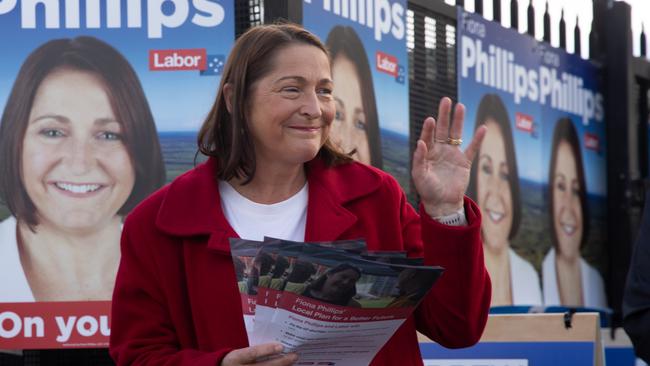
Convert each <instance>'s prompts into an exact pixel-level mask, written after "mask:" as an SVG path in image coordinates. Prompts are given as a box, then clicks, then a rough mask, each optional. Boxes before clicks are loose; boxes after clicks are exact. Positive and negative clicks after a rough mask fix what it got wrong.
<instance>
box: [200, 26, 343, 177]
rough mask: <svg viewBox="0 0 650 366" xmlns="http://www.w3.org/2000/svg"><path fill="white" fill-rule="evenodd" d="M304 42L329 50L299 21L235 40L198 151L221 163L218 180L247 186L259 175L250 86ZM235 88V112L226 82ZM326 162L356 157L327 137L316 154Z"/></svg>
mask: <svg viewBox="0 0 650 366" xmlns="http://www.w3.org/2000/svg"><path fill="white" fill-rule="evenodd" d="M295 44H306V45H311V46H314V47H317V48H318V49H320V50H322V51H323V52H324V53H325V54H326V55H328V57H329V54H328V52H327V49H326V48H325V46H324V45H323V43H322V42H321V41H320V40H319V39H318V38H317V37H316V36H315V35H313V34H312V33H310V32H309V31H307V30H305V29H303V28H302V27H300V26H298V25H295V24H271V25H262V26H257V27H253V28H251V29H249V30H248V31H246V33H244V34H243V35H242V36H241V37H240V38H239V39H238V40H237V42H235V45H234V47H233V49H232V51H231V52H230V56H228V61H227V62H226V66H225V68H224V71H223V76H222V78H221V84H220V85H219V91H218V93H217V98H216V100H215V101H214V104H213V105H212V109H211V110H210V112H209V114H208V116H207V118H206V119H205V121H204V122H203V126H201V130H200V131H199V136H198V145H199V151H201V153H203V154H205V155H208V156H212V157H214V158H216V159H217V161H218V168H217V172H216V175H217V178H218V179H222V180H230V179H231V178H234V177H236V178H243V179H244V184H246V183H248V182H250V181H251V180H252V179H253V176H254V175H255V169H256V165H255V146H254V144H253V140H252V137H251V135H250V129H249V126H248V121H247V120H246V109H247V102H248V100H250V98H249V94H250V92H251V86H252V85H253V84H254V83H255V82H256V81H257V80H259V79H261V78H263V77H264V76H266V75H268V74H269V73H270V72H271V70H272V68H273V66H274V65H273V59H274V56H275V55H276V54H277V53H278V52H280V51H281V50H282V49H284V48H285V47H288V46H290V45H295ZM226 84H230V85H231V86H232V106H231V109H232V110H231V112H232V113H230V112H228V109H227V108H226V99H225V95H224V91H223V89H224V86H225V85H226ZM318 156H319V157H320V158H321V159H323V161H324V162H325V164H326V165H328V166H332V165H337V164H341V163H346V162H349V161H352V159H351V158H350V157H349V156H347V155H345V154H343V153H341V152H339V151H338V150H337V149H336V147H334V145H333V144H332V143H331V142H330V140H329V139H327V140H326V141H325V145H323V147H322V148H321V149H320V151H319V152H318Z"/></svg>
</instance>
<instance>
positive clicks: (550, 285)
mask: <svg viewBox="0 0 650 366" xmlns="http://www.w3.org/2000/svg"><path fill="white" fill-rule="evenodd" d="M580 276H581V280H582V298H583V299H584V302H585V304H584V306H585V307H588V308H599V309H607V298H606V297H605V285H604V283H603V278H602V277H601V276H600V273H598V271H597V270H596V269H595V268H593V267H592V266H590V265H589V264H588V263H587V262H586V261H585V260H584V259H583V258H580ZM542 281H543V287H542V288H543V290H544V304H545V305H546V306H553V305H562V304H561V303H560V294H559V292H558V288H557V272H556V271H555V249H554V248H551V250H549V251H548V253H547V254H546V257H544V262H543V263H542Z"/></svg>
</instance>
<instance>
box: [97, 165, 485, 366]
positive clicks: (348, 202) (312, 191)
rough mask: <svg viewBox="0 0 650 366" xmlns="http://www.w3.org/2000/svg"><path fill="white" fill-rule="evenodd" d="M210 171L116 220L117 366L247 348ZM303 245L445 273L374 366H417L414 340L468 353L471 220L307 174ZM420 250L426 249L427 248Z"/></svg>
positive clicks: (362, 185) (376, 175)
mask: <svg viewBox="0 0 650 366" xmlns="http://www.w3.org/2000/svg"><path fill="white" fill-rule="evenodd" d="M214 164H215V162H214V161H213V160H210V161H208V162H207V163H205V164H202V165H200V166H198V167H197V168H195V169H193V170H192V171H190V172H188V173H186V174H184V175H182V176H180V177H178V178H177V179H176V180H174V182H172V183H171V184H170V185H168V186H166V187H164V188H162V189H161V190H159V191H158V192H156V193H154V194H153V195H152V196H151V197H149V198H147V199H146V200H145V201H144V202H143V203H142V204H140V205H139V206H138V207H137V208H136V209H135V210H134V211H133V212H132V213H131V214H130V215H129V216H128V218H127V219H126V222H125V223H124V231H123V235H122V260H121V263H120V268H119V272H118V274H117V281H116V283H115V292H114V294H113V305H112V325H111V328H112V329H111V339H110V353H111V355H112V357H113V358H114V359H115V361H116V362H117V364H118V365H149V364H152V365H153V364H156V365H161V364H165V365H210V366H214V365H218V364H219V362H220V361H221V359H222V358H223V357H224V356H225V354H226V353H228V352H229V351H231V350H232V349H236V348H242V347H247V346H248V342H247V337H246V331H245V329H244V323H243V318H242V311H241V304H240V297H239V290H238V287H237V280H236V279H235V273H234V269H233V265H232V261H231V258H230V249H229V244H228V238H230V237H237V234H236V233H235V232H234V230H233V229H232V228H231V227H230V225H229V224H228V222H227V221H226V219H225V217H224V215H223V212H222V210H221V205H220V203H219V202H220V201H219V190H218V185H217V182H216V181H215V178H214V168H215V165H214ZM307 171H308V182H309V201H308V202H309V203H308V208H307V227H306V232H305V241H326V240H336V239H351V238H359V237H364V238H366V240H367V243H368V249H370V250H407V251H408V253H409V255H410V256H422V255H423V256H424V257H425V263H426V264H431V265H433V264H435V265H440V266H443V267H444V268H445V269H446V270H445V273H444V274H443V276H442V277H441V278H440V280H439V281H438V282H437V283H436V284H435V285H434V288H433V290H432V291H431V292H430V294H429V295H428V296H427V298H426V299H425V300H423V302H422V304H421V305H420V306H419V307H418V309H417V310H416V312H415V314H414V316H411V317H410V318H409V319H407V320H406V322H405V323H404V324H403V325H402V327H400V329H399V330H398V331H397V333H396V334H395V335H394V336H393V337H392V338H391V339H390V340H389V342H388V343H387V344H386V345H385V346H384V347H383V348H382V350H381V351H380V352H379V354H378V355H377V357H375V359H374V361H373V363H372V365H421V364H422V358H421V356H420V351H419V348H418V341H417V337H416V332H415V330H416V329H417V330H418V331H420V332H422V333H423V334H425V335H427V336H429V337H430V338H431V339H433V340H434V341H436V342H438V343H440V344H442V345H444V346H447V347H466V346H470V345H472V344H474V343H476V342H477V341H478V339H479V338H480V336H481V333H482V332H483V328H484V327H485V323H486V321H487V314H488V309H489V305H490V296H491V285H490V279H489V277H488V274H487V271H486V270H485V266H484V263H483V248H482V245H481V240H480V234H479V232H480V225H481V220H480V214H479V209H478V207H477V206H476V204H474V203H473V202H472V201H470V200H469V199H467V198H466V199H465V212H466V214H467V219H468V221H469V226H467V227H448V226H444V225H441V224H439V223H437V222H435V221H434V220H432V219H430V218H429V217H428V216H427V215H422V217H420V216H418V214H417V213H416V212H415V210H413V208H412V207H411V205H409V203H408V202H407V200H406V197H405V196H404V193H403V192H402V191H401V189H400V187H399V185H398V184H397V182H396V181H395V180H394V179H393V178H392V177H391V176H389V175H388V174H386V173H384V172H382V171H380V170H377V169H374V168H371V167H367V166H364V165H361V164H358V163H352V164H345V165H342V166H339V167H336V168H326V167H324V165H323V164H322V162H321V161H319V160H315V161H313V162H311V163H309V165H308V170H307ZM422 242H424V243H426V244H425V245H423V244H422Z"/></svg>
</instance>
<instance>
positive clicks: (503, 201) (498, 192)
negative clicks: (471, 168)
mask: <svg viewBox="0 0 650 366" xmlns="http://www.w3.org/2000/svg"><path fill="white" fill-rule="evenodd" d="M485 125H486V126H487V134H486V135H485V139H484V140H483V143H482V145H481V149H480V151H479V157H478V167H477V168H478V172H477V176H476V180H477V184H476V192H477V196H478V197H477V198H478V204H479V206H480V208H481V213H482V215H483V225H482V227H481V230H482V232H483V237H484V238H483V240H484V242H485V244H486V246H487V247H488V248H489V249H490V250H492V251H495V252H500V251H502V250H504V249H507V246H508V235H509V234H510V229H511V227H512V195H511V187H510V182H509V177H510V172H509V171H508V161H507V157H506V150H505V144H504V141H503V135H502V132H501V127H499V125H498V124H497V123H496V122H495V121H494V120H492V119H488V120H487V122H486V123H485Z"/></svg>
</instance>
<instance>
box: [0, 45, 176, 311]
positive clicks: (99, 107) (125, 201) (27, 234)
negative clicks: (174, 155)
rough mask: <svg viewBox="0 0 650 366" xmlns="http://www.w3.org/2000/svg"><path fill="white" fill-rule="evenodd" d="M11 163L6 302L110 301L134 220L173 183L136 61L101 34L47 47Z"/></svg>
mask: <svg viewBox="0 0 650 366" xmlns="http://www.w3.org/2000/svg"><path fill="white" fill-rule="evenodd" d="M0 156H3V159H0V196H1V198H2V200H3V201H4V202H6V204H7V206H8V207H9V210H10V211H11V214H12V215H13V216H12V217H10V218H9V219H6V220H5V221H3V222H2V224H0V258H1V259H0V261H2V265H1V266H0V277H2V278H3V279H4V280H3V281H1V283H2V284H0V301H2V302H22V301H79V300H109V299H110V298H111V293H112V291H113V283H114V279H115V274H116V272H117V267H118V263H119V256H120V251H119V246H118V242H119V236H120V232H121V226H122V216H123V215H124V214H126V213H127V212H129V211H130V210H131V208H133V207H134V206H135V205H136V204H137V203H138V202H139V201H140V200H141V199H142V198H144V197H145V196H146V195H148V194H150V193H151V192H153V191H154V190H155V189H157V188H159V187H160V186H161V185H162V184H163V182H164V178H165V172H164V165H163V162H162V157H161V154H160V147H159V144H158V137H157V134H156V128H155V125H154V122H153V118H152V115H151V111H150V110H149V107H148V104H147V100H146V98H145V96H144V92H143V91H142V87H141V86H140V83H139V81H138V78H137V76H136V74H135V72H134V71H133V69H132V68H131V66H130V65H129V63H128V61H126V60H125V59H124V57H123V56H122V55H120V53H119V52H118V51H117V50H115V49H113V48H112V47H111V46H109V45H108V44H106V43H104V42H102V41H100V40H97V39H95V38H92V37H79V38H75V39H58V40H52V41H49V42H47V43H45V44H43V45H42V46H40V47H39V48H37V49H36V50H35V51H33V52H32V53H31V54H30V55H29V56H28V57H27V59H26V60H25V62H24V64H23V65H22V67H21V69H20V71H19V73H18V76H17V78H16V81H15V83H14V85H13V88H12V90H11V93H10V95H9V99H8V101H7V104H6V106H5V109H4V113H3V115H2V122H1V124H0ZM7 279H10V280H7Z"/></svg>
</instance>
